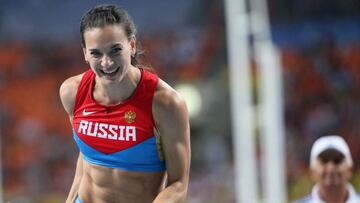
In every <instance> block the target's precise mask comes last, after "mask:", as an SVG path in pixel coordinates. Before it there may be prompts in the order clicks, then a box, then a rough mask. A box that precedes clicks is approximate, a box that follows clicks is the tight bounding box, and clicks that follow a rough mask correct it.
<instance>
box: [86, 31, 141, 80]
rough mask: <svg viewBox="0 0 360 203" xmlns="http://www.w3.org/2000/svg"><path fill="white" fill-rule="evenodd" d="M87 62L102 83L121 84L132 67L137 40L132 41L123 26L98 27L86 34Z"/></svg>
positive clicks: (133, 38)
mask: <svg viewBox="0 0 360 203" xmlns="http://www.w3.org/2000/svg"><path fill="white" fill-rule="evenodd" d="M84 40H85V48H83V52H84V56H85V60H86V61H88V63H89V65H90V67H91V69H92V70H93V71H94V72H95V74H96V75H97V76H98V77H99V78H100V80H101V82H104V83H111V82H120V81H121V80H122V79H123V78H124V77H125V75H126V74H127V72H128V70H129V69H130V67H131V55H134V54H135V51H136V46H135V45H136V39H135V37H132V38H131V39H130V40H129V39H128V37H127V36H126V34H125V31H124V28H123V27H122V26H121V25H107V26H105V27H96V28H91V29H89V30H86V31H85V32H84Z"/></svg>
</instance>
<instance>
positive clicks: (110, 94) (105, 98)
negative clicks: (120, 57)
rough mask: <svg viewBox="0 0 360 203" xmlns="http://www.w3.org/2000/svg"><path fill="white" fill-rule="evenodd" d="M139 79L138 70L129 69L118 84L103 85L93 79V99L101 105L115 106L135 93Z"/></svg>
mask: <svg viewBox="0 0 360 203" xmlns="http://www.w3.org/2000/svg"><path fill="white" fill-rule="evenodd" d="M140 78H141V73H140V70H139V69H138V68H130V69H129V71H128V73H127V74H126V75H125V76H124V78H123V79H122V80H121V81H119V82H113V83H107V84H103V83H101V82H100V81H97V80H96V79H95V86H94V90H93V96H94V99H95V100H96V101H97V102H98V103H100V104H102V105H116V104H119V103H121V102H123V101H125V100H126V99H128V98H129V97H130V96H131V95H132V94H133V92H134V91H135V89H136V87H137V85H138V83H139V81H140Z"/></svg>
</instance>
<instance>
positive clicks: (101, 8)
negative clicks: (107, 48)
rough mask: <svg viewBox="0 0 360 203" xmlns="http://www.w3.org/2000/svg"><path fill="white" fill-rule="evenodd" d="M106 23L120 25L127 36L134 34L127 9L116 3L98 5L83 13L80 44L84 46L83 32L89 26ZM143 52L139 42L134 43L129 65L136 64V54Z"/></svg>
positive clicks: (133, 25) (101, 25) (132, 22)
mask: <svg viewBox="0 0 360 203" xmlns="http://www.w3.org/2000/svg"><path fill="white" fill-rule="evenodd" d="M107 25H121V26H122V27H123V28H124V30H125V33H126V36H127V37H128V40H130V39H131V37H132V36H135V35H136V26H135V24H134V21H133V19H132V18H131V17H130V15H129V14H128V13H127V11H126V10H125V9H123V8H121V7H119V6H116V5H107V4H106V5H98V6H95V7H94V8H92V9H90V10H89V11H87V12H86V13H85V15H84V16H83V17H82V19H81V22H80V37H81V46H82V47H83V48H85V47H86V44H85V39H84V32H85V31H86V30H89V29H91V28H96V27H104V26H107ZM141 54H143V51H142V50H141V47H140V43H139V42H137V43H136V53H135V54H134V55H133V56H131V65H133V66H137V65H139V64H138V60H137V58H138V56H139V55H141Z"/></svg>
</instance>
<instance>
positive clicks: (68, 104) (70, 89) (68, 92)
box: [59, 75, 82, 123]
mask: <svg viewBox="0 0 360 203" xmlns="http://www.w3.org/2000/svg"><path fill="white" fill-rule="evenodd" d="M81 77H82V75H77V76H74V77H71V78H68V79H66V80H65V81H64V82H63V83H62V84H61V86H60V90H59V94H60V99H61V103H62V105H63V107H64V109H65V111H66V112H67V113H68V115H69V117H70V121H71V123H72V117H73V111H74V107H75V98H76V93H77V89H78V86H79V83H80V80H81Z"/></svg>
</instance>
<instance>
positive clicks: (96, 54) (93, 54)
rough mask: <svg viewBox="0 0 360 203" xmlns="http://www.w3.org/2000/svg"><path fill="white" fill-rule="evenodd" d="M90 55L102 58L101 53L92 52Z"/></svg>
mask: <svg viewBox="0 0 360 203" xmlns="http://www.w3.org/2000/svg"><path fill="white" fill-rule="evenodd" d="M90 54H91V55H92V56H93V57H100V56H101V53H99V52H90Z"/></svg>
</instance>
